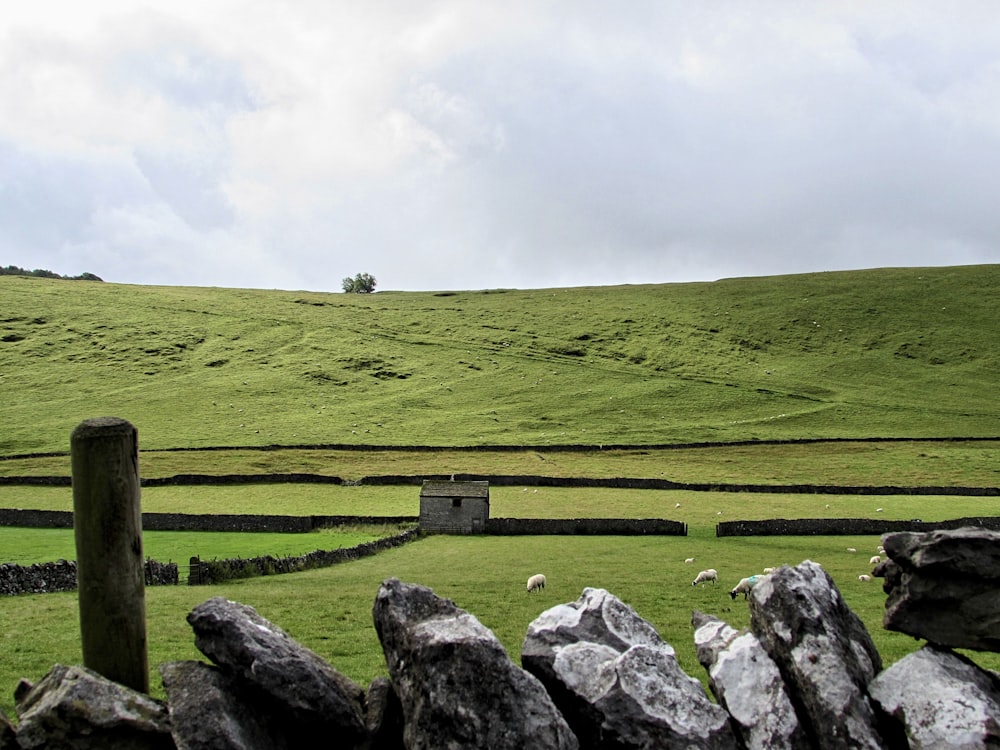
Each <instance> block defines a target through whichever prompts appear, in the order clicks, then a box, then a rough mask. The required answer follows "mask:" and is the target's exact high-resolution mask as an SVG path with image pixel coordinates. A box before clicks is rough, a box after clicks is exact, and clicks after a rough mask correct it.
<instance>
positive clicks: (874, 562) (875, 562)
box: [868, 555, 882, 565]
mask: <svg viewBox="0 0 1000 750" xmlns="http://www.w3.org/2000/svg"><path fill="white" fill-rule="evenodd" d="M880 562H882V558H881V557H879V556H878V555H872V557H871V559H870V560H869V561H868V564H869V565H878V564H879V563H880Z"/></svg>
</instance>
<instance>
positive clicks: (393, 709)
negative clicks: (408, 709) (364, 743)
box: [365, 677, 403, 750]
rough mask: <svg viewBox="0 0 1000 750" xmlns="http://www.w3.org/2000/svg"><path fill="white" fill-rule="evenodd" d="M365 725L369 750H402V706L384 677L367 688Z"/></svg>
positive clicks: (390, 684) (376, 679) (377, 678)
mask: <svg viewBox="0 0 1000 750" xmlns="http://www.w3.org/2000/svg"><path fill="white" fill-rule="evenodd" d="M365 723H366V724H367V725H368V734H369V735H371V750H403V706H402V705H401V704H400V702H399V696H398V695H396V691H395V690H393V687H392V683H391V682H390V681H389V680H387V679H386V678H385V677H376V678H375V679H374V680H372V682H371V684H370V685H369V686H368V692H366V693H365Z"/></svg>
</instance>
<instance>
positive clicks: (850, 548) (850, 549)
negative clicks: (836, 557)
mask: <svg viewBox="0 0 1000 750" xmlns="http://www.w3.org/2000/svg"><path fill="white" fill-rule="evenodd" d="M847 551H848V552H857V550H856V549H855V548H854V547H848V548H847Z"/></svg>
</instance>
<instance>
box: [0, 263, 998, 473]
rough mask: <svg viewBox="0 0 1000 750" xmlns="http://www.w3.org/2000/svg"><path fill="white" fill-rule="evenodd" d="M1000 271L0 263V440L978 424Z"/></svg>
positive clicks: (766, 435) (939, 428) (970, 430)
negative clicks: (341, 278) (381, 276)
mask: <svg viewBox="0 0 1000 750" xmlns="http://www.w3.org/2000/svg"><path fill="white" fill-rule="evenodd" d="M998 290H1000V266H968V267H955V268H933V269H931V268H916V269H886V270H879V271H863V272H838V273H826V274H806V275H800V276H785V277H761V278H753V279H730V280H724V281H719V282H714V283H698V284H663V285H648V286H632V287H594V288H576V289H550V290H525V291H508V292H504V293H485V292H459V293H449V294H446V295H442V294H433V293H424V292H380V293H377V294H373V295H346V294H324V293H317V292H287V291H264V290H239V289H205V288H188V287H142V286H128V285H116V284H101V283H91V282H73V283H67V282H63V281H58V280H51V279H35V278H24V277H3V278H0V306H2V308H0V309H2V310H3V314H2V317H0V373H3V376H2V383H0V384H2V386H3V388H4V393H5V396H6V398H5V402H4V416H5V420H4V421H5V429H4V432H3V435H2V436H0V454H5V455H15V454H21V453H35V452H53V451H61V452H64V451H66V450H67V449H68V442H69V435H70V433H71V432H72V430H73V428H74V427H75V426H76V425H77V424H78V423H79V422H80V421H82V420H83V419H86V418H88V417H93V416H106V415H115V416H120V417H123V418H125V419H128V420H129V421H131V422H132V423H133V424H135V425H136V426H137V427H138V429H139V435H140V445H141V447H142V448H143V449H144V450H157V449H163V448H192V447H199V446H254V445H257V446H263V445H291V446H294V445H314V444H352V445H389V446H407V445H438V446H449V445H451V446H455V445H458V446H464V445H488V444H500V445H523V446H531V445H547V444H587V445H622V444H624V445H636V444H663V443H682V442H692V441H696V442H703V441H733V440H747V439H775V438H804V437H872V436H901V437H937V436H960V437H971V436H983V435H994V434H995V433H996V424H997V417H998V416H1000V403H998V401H997V399H996V398H995V397H994V396H993V394H994V393H995V386H996V381H997V376H996V373H997V372H998V371H1000V367H998V365H1000V362H998V353H1000V329H998V327H997V326H996V325H995V320H994V316H995V310H996V309H997V303H998V301H1000V300H998V296H1000V292H998Z"/></svg>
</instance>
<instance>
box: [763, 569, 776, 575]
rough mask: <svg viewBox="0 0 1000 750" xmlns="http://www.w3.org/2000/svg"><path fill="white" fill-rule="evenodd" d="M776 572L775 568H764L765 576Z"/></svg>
mask: <svg viewBox="0 0 1000 750" xmlns="http://www.w3.org/2000/svg"><path fill="white" fill-rule="evenodd" d="M773 572H774V568H764V575H768V574H770V573H773Z"/></svg>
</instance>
